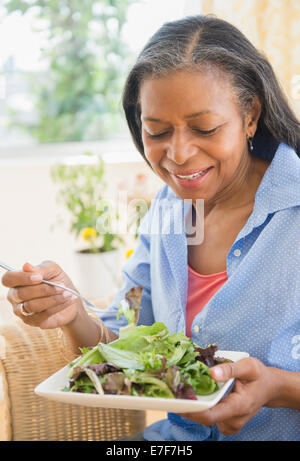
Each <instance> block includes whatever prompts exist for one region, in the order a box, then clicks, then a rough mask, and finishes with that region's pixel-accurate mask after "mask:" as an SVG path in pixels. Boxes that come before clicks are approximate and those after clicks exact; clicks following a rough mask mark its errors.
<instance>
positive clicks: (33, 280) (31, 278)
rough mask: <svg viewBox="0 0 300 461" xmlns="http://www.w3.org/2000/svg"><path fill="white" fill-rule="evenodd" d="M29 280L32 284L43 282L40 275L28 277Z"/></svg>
mask: <svg viewBox="0 0 300 461" xmlns="http://www.w3.org/2000/svg"><path fill="white" fill-rule="evenodd" d="M30 280H31V281H32V282H41V281H42V280H43V277H42V276H41V275H40V274H34V275H31V276H30Z"/></svg>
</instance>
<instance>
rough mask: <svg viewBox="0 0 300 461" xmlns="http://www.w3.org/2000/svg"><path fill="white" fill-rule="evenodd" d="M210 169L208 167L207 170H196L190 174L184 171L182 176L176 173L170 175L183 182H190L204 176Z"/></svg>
mask: <svg viewBox="0 0 300 461" xmlns="http://www.w3.org/2000/svg"><path fill="white" fill-rule="evenodd" d="M211 168H212V167H211V166H210V167H208V168H205V169H202V170H196V171H193V172H190V171H186V172H184V174H176V173H171V174H173V175H174V176H176V177H177V178H179V179H184V180H187V181H189V180H192V179H196V178H200V177H201V176H203V175H205V173H207V171H208V170H210V169H211Z"/></svg>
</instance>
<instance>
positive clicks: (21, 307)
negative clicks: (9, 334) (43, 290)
mask: <svg viewBox="0 0 300 461" xmlns="http://www.w3.org/2000/svg"><path fill="white" fill-rule="evenodd" d="M20 311H21V314H22V315H23V316H24V317H29V316H30V315H34V312H27V310H26V309H25V307H24V303H21V304H20Z"/></svg>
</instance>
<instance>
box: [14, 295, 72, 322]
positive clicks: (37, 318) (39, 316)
mask: <svg viewBox="0 0 300 461" xmlns="http://www.w3.org/2000/svg"><path fill="white" fill-rule="evenodd" d="M75 302H76V299H66V301H65V302H63V303H61V304H57V305H56V306H53V307H50V308H48V309H47V310H45V311H42V312H38V313H35V314H34V315H31V316H24V315H23V314H22V311H21V304H18V305H17V306H15V307H14V313H15V315H17V316H18V317H20V318H21V319H22V321H23V322H24V323H26V324H27V325H30V326H36V327H42V325H43V324H45V322H47V320H48V319H50V318H51V317H53V316H55V314H57V313H59V312H62V311H64V310H65V309H67V308H69V307H71V306H72V305H73V304H74V303H75ZM25 309H26V311H27V308H26V307H25ZM57 326H58V325H54V326H52V327H51V328H56V327H57ZM45 328H48V326H45Z"/></svg>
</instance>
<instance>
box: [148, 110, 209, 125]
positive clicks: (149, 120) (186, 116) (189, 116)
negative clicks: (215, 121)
mask: <svg viewBox="0 0 300 461" xmlns="http://www.w3.org/2000/svg"><path fill="white" fill-rule="evenodd" d="M203 114H216V112H213V111H211V110H201V111H200V112H194V113H193V114H189V115H185V116H184V118H194V117H198V116H199V115H203ZM142 118H143V120H145V121H146V122H163V123H165V122H164V120H160V119H159V118H153V117H142Z"/></svg>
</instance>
